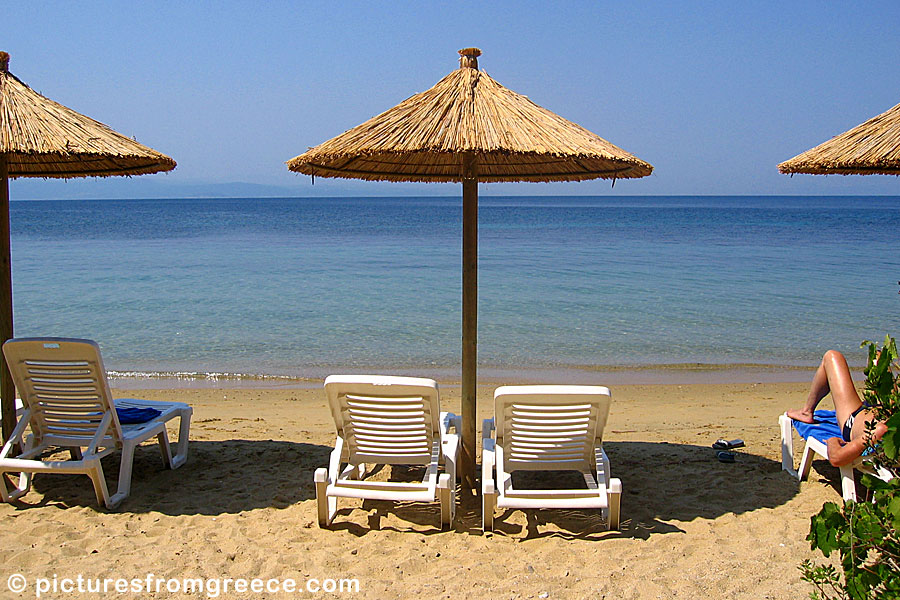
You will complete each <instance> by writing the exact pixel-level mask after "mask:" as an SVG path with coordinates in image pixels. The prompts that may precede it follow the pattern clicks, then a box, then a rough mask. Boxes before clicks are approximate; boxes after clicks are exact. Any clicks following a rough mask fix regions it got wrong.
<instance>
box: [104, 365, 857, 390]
mask: <svg viewBox="0 0 900 600" xmlns="http://www.w3.org/2000/svg"><path fill="white" fill-rule="evenodd" d="M814 371H815V367H811V366H784V365H770V364H754V363H734V364H709V363H673V364H657V365H630V366H626V365H578V366H568V365H566V366H558V367H490V366H484V367H479V371H478V385H479V386H498V385H503V384H505V383H511V382H516V383H521V384H540V383H547V384H566V383H570V384H579V385H592V384H593V385H688V384H703V383H708V384H741V383H798V382H808V381H809V380H810V379H811V378H812V375H813V373H814ZM336 373H342V374H366V373H377V374H391V375H401V376H409V377H428V378H431V379H435V380H436V381H438V382H439V383H440V384H441V385H444V386H449V387H458V386H459V385H460V372H459V367H433V366H421V367H409V366H406V367H360V366H350V367H348V366H346V365H343V366H341V365H338V366H333V367H311V368H308V369H306V371H305V373H303V374H301V375H284V374H265V373H259V374H254V373H229V372H202V371H159V372H153V371H134V370H128V371H124V370H114V369H113V370H109V371H108V377H109V380H110V385H111V387H115V388H119V389H168V388H175V389H192V388H196V389H206V388H214V389H216V388H239V389H261V390H266V389H307V388H316V387H319V386H321V385H322V381H323V380H324V379H325V377H327V376H328V375H330V374H336ZM853 377H854V380H862V378H863V375H862V368H861V367H853Z"/></svg>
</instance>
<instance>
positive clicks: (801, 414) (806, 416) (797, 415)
mask: <svg viewBox="0 0 900 600" xmlns="http://www.w3.org/2000/svg"><path fill="white" fill-rule="evenodd" d="M785 414H787V416H789V417H790V418H792V419H793V420H795V421H800V422H802V423H815V419H813V414H812V411H809V412H807V411H805V410H804V409H802V408H795V409H792V410H789V411H787V413H785Z"/></svg>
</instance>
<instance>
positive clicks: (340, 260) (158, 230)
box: [11, 196, 900, 376]
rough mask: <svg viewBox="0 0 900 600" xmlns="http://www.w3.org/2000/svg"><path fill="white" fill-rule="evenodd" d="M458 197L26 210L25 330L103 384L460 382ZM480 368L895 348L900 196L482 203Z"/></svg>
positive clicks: (764, 360)
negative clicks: (122, 377)
mask: <svg viewBox="0 0 900 600" xmlns="http://www.w3.org/2000/svg"><path fill="white" fill-rule="evenodd" d="M461 213H462V211H461V201H460V199H459V198H456V197H447V198H443V197H440V198H339V199H335V198H327V199H323V198H316V199H311V198H294V199H253V198H245V199H210V200H202V199H201V200H197V199H190V200H123V201H110V200H101V201H46V202H13V203H12V206H11V222H12V234H13V239H12V261H13V279H14V293H15V298H14V307H15V320H16V334H17V335H20V336H29V335H53V336H73V337H87V338H92V339H95V340H97V341H99V342H100V344H101V346H102V348H103V352H104V358H105V360H106V362H107V367H108V368H111V369H115V370H122V371H126V370H135V371H144V372H179V371H195V372H201V373H206V372H230V373H245V374H275V375H289V376H318V375H320V374H322V373H325V372H328V371H333V370H336V369H340V368H341V367H343V368H367V367H371V368H377V369H380V370H388V369H391V368H397V369H401V368H410V367H413V368H424V369H423V370H422V372H423V373H427V372H428V369H432V368H433V369H448V370H452V369H453V368H455V367H457V366H458V365H459V354H460V333H459V332H460V293H461V291H460V290H461V283H460V279H461V275H460V254H461V218H462V217H461ZM479 217H480V263H479V303H480V304H479V363H480V364H481V365H482V366H483V367H484V368H487V369H491V368H493V369H507V368H512V369H532V368H535V369H541V368H547V369H554V368H560V367H563V368H566V367H571V366H597V365H600V366H603V365H660V364H673V363H713V364H726V363H727V364H731V363H760V364H787V365H812V364H814V363H815V362H816V361H817V360H818V358H819V357H820V356H821V353H822V351H823V350H824V349H827V348H829V347H834V348H838V349H841V350H843V351H845V352H848V353H850V354H851V355H852V356H853V358H854V359H856V360H857V362H858V361H860V360H862V356H863V355H862V353H861V352H860V351H859V350H858V346H859V343H860V341H861V340H863V339H873V338H874V339H881V338H883V336H884V335H885V334H886V333H892V334H895V335H900V296H898V290H900V288H898V280H900V253H898V249H900V243H898V242H900V197H840V198H819V197H625V198H623V197H617V198H602V197H515V198H507V197H485V196H482V198H481V202H480V214H479Z"/></svg>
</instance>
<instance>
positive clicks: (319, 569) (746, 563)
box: [0, 383, 840, 599]
mask: <svg viewBox="0 0 900 600" xmlns="http://www.w3.org/2000/svg"><path fill="white" fill-rule="evenodd" d="M805 388H806V384H802V383H758V384H708V385H704V384H692V385H665V384H656V385H620V386H616V387H614V388H613V389H612V392H613V405H612V410H611V414H610V420H609V425H608V427H607V435H606V442H605V447H606V449H607V452H608V454H609V456H610V459H611V461H612V468H613V475H614V476H616V477H619V478H621V480H622V482H623V486H624V495H623V500H622V519H623V521H622V528H621V531H618V532H608V531H606V530H605V527H604V523H603V521H602V519H601V518H600V517H599V515H597V514H593V513H591V512H588V511H536V512H532V513H525V512H522V511H509V512H506V513H503V514H499V516H498V519H497V525H496V532H495V533H493V534H491V535H482V533H481V529H480V508H481V502H480V498H479V497H477V496H473V495H471V494H466V493H465V492H463V493H462V494H461V500H460V506H459V512H458V516H457V519H456V523H455V528H454V530H453V531H448V532H441V531H440V530H439V528H438V506H437V504H434V505H414V506H413V505H405V506H398V505H392V504H390V503H383V502H372V501H366V502H362V501H353V500H345V501H342V504H341V509H342V510H340V511H339V513H338V516H337V518H336V521H335V524H334V526H333V529H332V530H322V529H320V528H319V527H318V526H317V524H316V522H315V520H316V511H315V490H314V487H313V483H312V475H313V471H314V469H315V468H316V467H319V466H324V465H326V463H327V458H328V453H329V451H330V449H331V446H332V443H333V433H332V423H331V418H330V415H329V414H328V412H327V409H326V404H325V397H324V393H323V391H322V390H321V389H317V388H316V389H281V390H272V389H268V390H263V389H165V390H141V391H140V394H139V395H140V397H143V398H146V399H151V400H163V399H172V400H176V399H177V400H181V401H186V402H188V403H190V404H191V405H192V406H193V407H194V419H193V427H192V439H191V446H190V456H189V460H188V463H187V464H186V465H185V466H184V467H182V468H181V469H179V470H176V471H166V470H164V469H163V468H162V466H161V463H160V461H159V456H158V453H157V449H156V447H155V445H154V444H146V445H144V446H142V447H141V448H140V449H139V451H138V453H137V455H136V460H135V472H134V480H133V488H132V495H131V497H130V498H129V499H127V500H126V501H125V502H124V503H123V505H122V506H121V507H120V508H119V509H118V510H117V511H115V512H110V511H107V510H105V509H99V508H98V507H97V505H96V501H95V499H94V496H93V492H92V490H91V487H90V485H89V484H88V480H87V478H84V477H71V476H69V477H65V476H43V477H38V478H37V480H36V482H35V485H34V488H33V489H32V491H31V492H30V493H29V494H28V495H27V496H26V497H25V498H24V499H23V501H22V502H20V503H18V504H16V505H8V504H3V505H2V506H0V518H3V519H4V522H5V523H6V524H7V526H6V527H5V528H4V529H3V532H2V533H0V543H2V544H3V547H4V548H6V549H7V552H5V553H3V555H2V558H0V563H2V573H4V576H3V577H0V580H2V581H0V588H3V592H2V594H0V596H2V597H35V595H36V594H35V591H36V590H35V585H37V583H36V581H37V579H38V578H44V579H46V580H48V583H45V584H44V585H52V584H53V578H56V585H59V584H60V583H61V581H62V580H63V579H64V578H70V579H72V580H76V579H77V577H78V576H81V577H82V578H83V579H84V580H85V581H87V580H89V579H92V578H124V579H128V580H131V579H142V580H144V579H146V578H147V577H148V574H152V576H153V577H154V578H162V579H163V580H164V583H163V584H162V588H161V590H160V591H159V593H156V592H155V591H154V592H153V593H152V594H148V595H141V594H132V597H153V598H178V597H185V596H184V594H182V593H181V592H177V593H170V592H168V591H166V581H165V580H168V579H178V580H181V579H183V578H204V579H224V578H232V579H240V578H245V579H248V580H252V579H255V578H259V579H262V580H271V579H277V580H279V581H282V580H285V579H288V578H292V579H295V580H297V581H298V582H300V584H303V582H305V581H307V580H316V581H320V582H321V581H325V580H327V579H334V580H337V579H344V578H346V579H356V580H357V581H358V583H359V592H358V593H355V594H352V595H354V596H357V597H363V598H388V597H396V598H410V597H426V596H428V597H439V598H463V597H469V596H471V594H472V590H473V589H477V590H478V594H479V595H490V597H496V598H509V599H515V598H697V597H707V596H712V595H714V594H715V595H716V596H719V597H727V598H771V599H788V598H791V599H795V598H803V597H806V595H807V594H808V592H809V587H808V586H807V584H805V583H804V582H801V581H800V580H799V577H798V570H797V565H798V564H799V563H800V562H801V561H802V560H803V559H805V558H814V557H815V556H816V555H815V554H814V553H812V552H811V551H810V550H809V547H808V543H807V542H806V541H805V540H804V538H805V536H806V534H807V530H808V524H809V517H810V516H811V515H813V514H814V513H815V512H817V510H818V509H819V508H820V507H821V505H822V503H823V502H825V501H828V500H832V501H839V500H840V492H839V488H838V487H837V486H838V479H837V477H836V472H835V470H834V469H832V468H831V467H830V466H829V465H827V463H824V462H822V461H817V462H816V463H814V466H813V473H812V475H811V477H810V481H809V482H806V483H803V484H802V485H798V483H797V482H796V481H795V480H793V479H792V478H791V477H789V476H788V475H787V474H786V473H783V472H782V471H781V468H780V454H779V452H780V451H779V445H778V431H777V427H776V423H777V416H778V414H780V413H781V412H783V411H784V410H785V409H786V408H788V407H791V406H793V405H795V404H797V402H798V400H799V399H801V398H802V397H803V395H804V391H805ZM492 389H493V386H487V385H485V386H484V387H482V388H481V389H480V390H479V407H480V409H481V411H480V412H483V413H484V414H485V415H487V413H488V409H489V406H490V397H491V393H492ZM117 395H118V396H123V395H126V396H135V395H137V394H135V393H133V392H130V393H129V392H124V393H123V392H120V393H118V394H117ZM442 403H443V404H444V405H445V406H446V407H447V408H449V409H450V410H458V408H459V388H458V387H457V386H454V385H452V384H444V385H443V386H442ZM480 417H481V415H479V418H480ZM720 437H725V438H736V437H740V438H743V439H744V440H745V441H746V444H747V445H746V448H745V449H744V450H742V451H740V452H739V454H738V456H737V461H736V462H735V463H733V464H723V463H720V462H718V461H717V460H716V459H715V456H714V452H713V450H712V449H711V448H710V444H711V443H712V442H713V441H715V440H716V439H717V438H720ZM116 460H117V455H114V456H113V457H110V458H108V459H105V461H106V462H105V463H104V467H105V469H106V474H107V479H108V480H109V481H110V484H112V483H113V482H114V477H115V476H116V473H117V464H116ZM14 573H18V574H21V575H23V576H24V577H25V578H26V581H28V582H29V587H28V588H27V589H26V591H25V592H24V593H23V594H21V595H16V594H12V593H11V592H9V590H8V589H7V584H6V583H5V582H6V578H7V577H9V576H10V575H12V574H14ZM85 585H86V584H85ZM169 585H174V584H169ZM220 585H221V584H220ZM76 589H77V588H76ZM85 589H86V588H85ZM217 591H218V594H219V596H220V597H247V598H249V597H259V598H279V597H294V596H302V595H313V594H310V593H309V592H306V591H303V592H302V593H300V592H297V593H295V594H290V593H285V592H283V591H279V592H271V591H269V592H267V591H265V590H263V591H261V592H260V593H252V592H247V593H243V594H241V593H238V594H235V593H233V592H231V591H229V592H228V593H222V592H221V588H219V590H216V589H212V590H210V588H206V589H205V590H204V591H202V592H198V593H196V594H193V595H190V597H212V596H214V595H215V593H216V592H217ZM210 592H212V593H210ZM318 595H320V596H325V597H329V596H336V595H341V594H339V593H334V594H328V593H325V592H322V593H319V594H318ZM126 596H127V594H126ZM43 597H66V598H69V597H73V598H81V597H84V598H89V597H97V594H92V593H90V592H87V591H86V592H84V593H83V594H78V593H74V592H73V593H69V594H63V593H61V592H60V593H58V594H55V595H54V594H49V595H48V594H47V593H45V594H44V595H43Z"/></svg>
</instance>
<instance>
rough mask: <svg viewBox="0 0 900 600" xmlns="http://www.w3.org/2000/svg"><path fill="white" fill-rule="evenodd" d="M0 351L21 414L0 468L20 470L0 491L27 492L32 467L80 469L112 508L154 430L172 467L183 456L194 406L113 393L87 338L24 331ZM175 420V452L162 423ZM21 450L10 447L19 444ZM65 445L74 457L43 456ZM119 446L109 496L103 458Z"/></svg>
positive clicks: (15, 495)
mask: <svg viewBox="0 0 900 600" xmlns="http://www.w3.org/2000/svg"><path fill="white" fill-rule="evenodd" d="M3 355H4V357H5V359H6V362H7V364H8V365H9V370H10V373H11V374H12V378H13V381H14V383H15V385H16V389H17V390H18V392H19V396H20V398H21V402H22V409H21V410H20V411H19V413H18V414H19V420H18V423H17V425H16V428H15V429H14V430H13V433H12V435H11V436H10V439H9V441H7V443H6V444H5V445H4V446H3V450H2V451H0V473H19V474H20V476H19V484H18V486H17V488H16V489H15V490H14V491H13V492H11V493H9V492H8V491H7V489H6V486H5V485H2V484H0V496H2V499H3V500H4V501H5V502H10V501H12V500H15V499H17V498H20V497H22V496H23V495H25V494H26V493H27V492H28V490H29V488H30V486H31V478H32V475H33V474H34V473H65V474H73V475H78V474H83V475H87V476H88V477H90V478H91V481H92V482H93V485H94V492H95V494H96V495H97V502H99V503H100V504H105V505H106V506H107V507H108V508H110V509H112V508H115V507H116V506H118V505H119V504H120V503H121V502H122V500H124V499H125V498H127V497H128V494H129V492H130V490H131V470H132V463H133V460H134V450H135V448H136V447H137V446H138V445H139V444H140V443H141V442H144V441H146V440H149V439H150V438H153V437H156V438H157V440H158V441H159V450H160V452H161V454H162V458H163V463H164V464H165V466H166V467H168V468H170V469H177V468H178V467H180V466H181V465H183V464H184V463H185V461H186V460H187V452H188V437H189V433H190V426H191V413H192V410H191V407H190V406H188V405H187V404H183V403H180V402H152V401H149V400H136V399H128V400H114V399H113V398H112V395H111V394H110V390H109V383H108V381H107V379H106V370H105V369H104V367H103V361H102V360H101V358H100V348H99V346H98V345H97V344H96V343H95V342H92V341H90V340H79V339H70V338H21V339H13V340H9V341H7V342H6V343H5V344H4V345H3ZM176 417H177V418H178V419H179V421H180V423H179V425H180V427H179V433H178V443H177V445H176V451H175V454H174V455H173V454H172V451H171V448H170V446H169V437H168V433H167V432H166V423H167V422H168V421H170V420H172V419H174V418H176ZM17 447H18V448H21V452H19V453H18V454H15V450H16V448H17ZM55 448H58V449H67V450H68V451H69V452H70V454H71V457H72V458H71V460H42V459H41V455H43V454H44V453H46V452H47V451H48V450H51V449H55ZM116 450H119V451H121V453H122V458H121V463H120V466H119V483H118V488H117V490H116V493H115V494H113V495H112V496H110V494H109V491H108V490H107V486H106V479H105V478H104V475H103V467H102V465H101V463H100V459H101V458H103V457H104V456H106V455H108V454H111V453H113V452H115V451H116Z"/></svg>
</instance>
